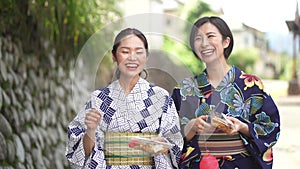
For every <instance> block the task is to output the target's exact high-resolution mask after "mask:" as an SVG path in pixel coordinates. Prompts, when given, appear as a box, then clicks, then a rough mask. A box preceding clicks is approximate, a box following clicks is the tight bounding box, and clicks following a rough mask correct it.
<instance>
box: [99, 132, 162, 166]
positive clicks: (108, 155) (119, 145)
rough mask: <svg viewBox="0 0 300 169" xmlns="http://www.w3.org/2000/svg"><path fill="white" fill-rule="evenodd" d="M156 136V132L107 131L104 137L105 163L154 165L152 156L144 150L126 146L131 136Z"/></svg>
mask: <svg viewBox="0 0 300 169" xmlns="http://www.w3.org/2000/svg"><path fill="white" fill-rule="evenodd" d="M135 136H139V137H145V138H153V137H157V133H155V132H153V133H130V132H107V133H105V139H104V154H105V159H106V163H107V165H109V166H111V165H154V161H153V156H152V155H151V154H150V153H148V152H145V151H142V150H138V149H134V148H130V147H129V146H128V144H129V142H130V141H131V139H132V137H135Z"/></svg>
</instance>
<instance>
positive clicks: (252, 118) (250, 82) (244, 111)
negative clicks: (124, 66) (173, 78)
mask: <svg viewBox="0 0 300 169" xmlns="http://www.w3.org/2000/svg"><path fill="white" fill-rule="evenodd" d="M190 46H191V48H192V50H193V53H194V55H195V56H196V57H197V58H198V59H199V60H200V61H202V62H203V63H204V64H205V66H206V68H205V70H204V71H203V72H202V73H201V74H199V75H197V76H194V77H190V78H185V79H183V80H182V81H181V83H180V85H178V86H177V87H176V88H175V89H174V91H173V93H172V97H173V99H174V102H175V105H176V108H177V110H178V111H179V116H180V118H181V127H182V133H183V136H184V148H183V152H182V157H181V161H180V167H181V168H192V169H197V168H200V169H208V168H211V169H218V168H221V169H238V168H240V169H271V168H272V164H273V158H272V157H273V155H272V147H273V146H274V145H275V144H276V142H277V141H278V138H279V133H280V117H279V112H278V109H277V106H276V105H275V103H274V101H273V99H272V98H271V96H270V95H269V94H267V93H266V92H265V91H264V87H263V83H262V81H261V80H260V79H259V78H258V77H256V76H255V75H251V74H247V73H245V72H243V71H242V70H240V69H239V68H238V67H236V66H230V65H229V64H228V63H227V59H228V57H229V56H230V54H231V51H232V49H233V35H232V32H231V30H230V28H229V27H228V25H227V24H226V22H225V21H224V20H223V19H221V18H219V17H214V16H212V17H203V18H200V19H198V20H197V21H196V22H195V23H194V27H193V28H192V30H191V34H190ZM222 114H223V115H222ZM218 115H219V116H220V117H221V119H222V120H223V122H225V125H227V127H228V129H229V130H224V129H223V130H222V128H220V127H217V125H213V123H212V122H213V119H214V118H215V117H218ZM226 119H227V120H226ZM223 125H224V124H223Z"/></svg>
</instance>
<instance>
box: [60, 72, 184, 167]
mask: <svg viewBox="0 0 300 169" xmlns="http://www.w3.org/2000/svg"><path fill="white" fill-rule="evenodd" d="M91 108H94V109H97V110H99V111H100V112H101V113H103V114H102V119H101V121H100V123H99V125H98V128H97V131H96V145H95V147H94V149H93V151H92V153H91V155H90V156H88V157H86V156H85V153H84V149H83V143H82V138H83V136H84V134H85V131H86V129H87V127H86V125H85V124H84V119H85V114H86V112H87V111H88V110H89V109H91ZM105 132H134V133H141V132H157V134H158V136H160V137H163V138H165V140H167V141H168V142H170V143H173V144H174V145H175V146H173V147H172V148H170V150H169V154H158V155H154V158H153V159H154V163H155V166H147V165H122V166H121V165H120V166H107V165H106V160H105V155H104V151H103V145H104V134H105ZM182 147H183V138H182V135H181V133H180V125H179V117H178V114H177V111H176V108H175V105H174V102H173V100H172V98H171V97H170V95H169V93H168V92H167V91H166V90H164V89H163V88H161V87H158V86H154V85H152V84H150V83H148V82H147V81H146V80H144V79H142V78H140V79H139V80H138V82H137V84H136V85H135V86H134V88H133V89H132V91H131V92H130V93H129V94H128V95H127V96H126V95H125V93H124V91H123V89H122V88H121V86H120V84H119V81H118V80H116V81H114V82H112V83H111V84H110V85H109V86H107V87H105V88H101V89H98V90H96V91H94V92H93V93H92V94H91V97H90V99H89V100H88V101H87V102H86V104H85V107H84V108H83V110H82V111H80V112H79V113H78V114H77V116H76V117H75V118H74V119H73V120H72V121H71V122H70V124H69V126H68V140H67V147H66V157H67V159H68V160H69V162H70V164H71V166H72V168H97V169H105V168H107V169H151V168H156V169H160V168H161V169H166V168H167V169H169V168H178V165H177V163H178V162H179V159H180V155H181V150H182Z"/></svg>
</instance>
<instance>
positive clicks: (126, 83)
mask: <svg viewBox="0 0 300 169" xmlns="http://www.w3.org/2000/svg"><path fill="white" fill-rule="evenodd" d="M138 80H139V76H135V77H133V78H128V77H123V76H121V77H120V78H119V83H120V85H121V87H122V89H123V91H124V92H125V95H126V96H127V95H128V94H129V93H130V92H131V90H132V89H133V88H134V86H135V85H136V83H137V82H138Z"/></svg>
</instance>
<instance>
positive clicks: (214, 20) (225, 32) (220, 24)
mask: <svg viewBox="0 0 300 169" xmlns="http://www.w3.org/2000/svg"><path fill="white" fill-rule="evenodd" d="M207 22H209V23H211V24H213V25H214V26H215V27H217V29H218V30H219V32H220V33H221V35H222V39H223V41H224V40H225V39H226V38H227V37H229V38H230V43H229V45H228V47H227V48H225V49H224V56H225V59H228V57H229V56H230V54H231V52H232V49H233V44H234V42H233V35H232V32H231V30H230V28H229V26H228V25H227V23H226V22H225V21H224V20H223V19H221V18H220V17H217V16H211V17H202V18H200V19H198V20H197V21H196V22H195V23H194V25H193V28H192V30H191V34H190V47H191V48H192V50H193V53H194V55H195V56H196V57H197V58H198V59H199V57H198V55H197V53H196V52H195V46H194V43H195V36H196V34H197V32H198V29H199V27H201V26H202V25H203V24H205V23H207Z"/></svg>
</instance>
